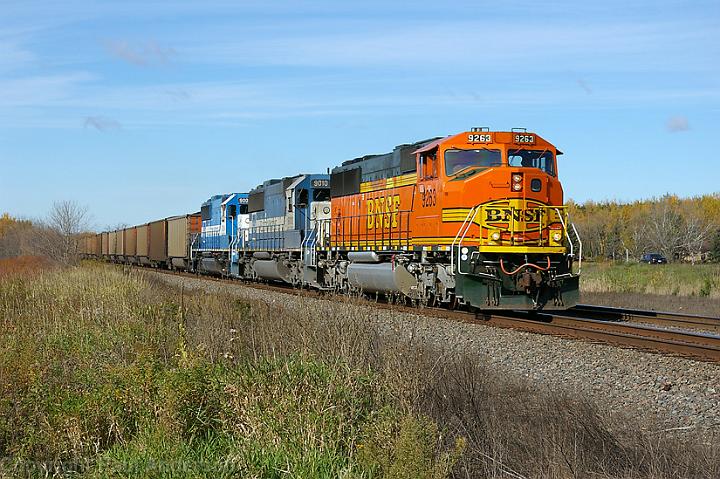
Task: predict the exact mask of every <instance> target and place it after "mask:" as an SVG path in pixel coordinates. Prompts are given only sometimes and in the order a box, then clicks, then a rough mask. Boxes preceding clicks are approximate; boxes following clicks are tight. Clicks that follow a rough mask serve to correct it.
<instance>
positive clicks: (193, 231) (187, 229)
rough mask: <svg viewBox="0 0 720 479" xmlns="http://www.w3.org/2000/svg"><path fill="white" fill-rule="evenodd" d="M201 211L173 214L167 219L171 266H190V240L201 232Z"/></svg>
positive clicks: (168, 250)
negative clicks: (179, 214)
mask: <svg viewBox="0 0 720 479" xmlns="http://www.w3.org/2000/svg"><path fill="white" fill-rule="evenodd" d="M201 228H202V219H201V216H200V213H194V214H191V215H182V216H173V217H170V218H168V219H167V253H168V260H169V266H170V267H171V268H177V269H184V270H187V269H189V268H190V242H191V240H192V238H193V237H194V236H195V235H198V234H200V229H201Z"/></svg>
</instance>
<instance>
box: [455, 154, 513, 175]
mask: <svg viewBox="0 0 720 479" xmlns="http://www.w3.org/2000/svg"><path fill="white" fill-rule="evenodd" d="M495 166H502V155H501V154H500V150H488V149H486V148H480V149H476V150H455V149H453V150H447V151H445V174H446V175H447V176H454V175H458V174H461V173H463V172H467V173H469V174H472V173H476V172H478V171H480V170H484V169H485V168H492V167H495Z"/></svg>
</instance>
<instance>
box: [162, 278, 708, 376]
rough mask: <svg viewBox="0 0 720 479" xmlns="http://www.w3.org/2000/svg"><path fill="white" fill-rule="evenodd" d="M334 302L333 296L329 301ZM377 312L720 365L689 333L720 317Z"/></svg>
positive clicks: (582, 310)
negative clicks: (610, 346)
mask: <svg viewBox="0 0 720 479" xmlns="http://www.w3.org/2000/svg"><path fill="white" fill-rule="evenodd" d="M151 271H155V272H160V273H165V274H173V275H180V276H187V277H191V278H195V279H205V280H210V281H216V282H224V283H230V284H235V285H243V286H246V287H250V288H255V289H263V290H269V291H277V292H282V293H286V294H287V293H290V294H296V295H298V296H311V297H315V298H323V297H324V298H327V297H328V295H326V294H323V293H319V292H317V291H313V290H304V289H293V288H292V287H290V286H284V285H275V284H268V283H242V282H238V281H236V280H230V279H221V278H213V277H208V276H197V275H195V274H192V273H183V272H171V271H163V270H151ZM335 299H337V298H335ZM368 304H373V305H375V306H377V307H380V308H383V309H393V310H400V311H405V312H409V313H412V314H422V315H424V316H433V317H438V318H443V319H450V320H454V321H459V322H466V323H475V324H484V325H488V326H496V327H501V328H510V329H515V330H520V331H526V332H532V333H540V334H550V335H555V336H562V337H569V338H574V339H580V340H585V341H592V342H600V343H607V344H613V345H616V346H621V347H628V348H635V349H642V350H645V351H650V352H656V353H661V354H669V355H675V356H682V357H688V358H692V359H696V360H701V361H710V362H720V335H718V334H716V333H705V332H698V331H689V330H687V329H692V328H698V327H701V328H702V329H709V330H712V331H716V332H717V329H713V328H717V327H718V325H720V318H713V317H710V316H698V315H683V314H678V313H655V312H653V311H641V310H632V309H621V308H610V307H605V306H594V305H578V306H577V307H575V308H572V309H569V310H566V311H562V312H527V311H460V310H454V311H453V310H448V309H443V308H429V307H426V308H422V309H418V308H415V307H410V306H403V305H397V304H389V303H383V302H373V301H370V300H368ZM630 321H632V322H633V323H638V322H650V323H654V324H659V325H661V326H673V327H676V328H677V327H683V328H686V329H682V330H681V329H667V328H666V327H656V326H652V325H642V324H629V322H630Z"/></svg>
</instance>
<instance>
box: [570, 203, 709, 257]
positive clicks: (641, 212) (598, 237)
mask: <svg viewBox="0 0 720 479" xmlns="http://www.w3.org/2000/svg"><path fill="white" fill-rule="evenodd" d="M569 211H570V217H571V221H573V222H574V223H575V225H576V227H577V228H578V231H579V233H580V237H581V239H582V242H583V255H584V256H585V257H586V258H591V259H597V260H607V259H615V260H625V259H626V258H627V259H629V260H630V261H637V260H638V259H639V258H640V257H641V256H642V254H644V253H660V254H662V255H663V256H665V257H666V258H668V260H670V261H687V262H693V263H694V262H699V261H709V260H712V261H718V260H720V193H715V194H712V195H703V196H697V197H693V198H679V197H677V196H675V195H665V196H663V197H660V198H652V199H648V200H638V201H634V202H631V203H620V202H617V201H605V202H593V201H588V202H586V203H583V204H576V203H572V202H570V204H569Z"/></svg>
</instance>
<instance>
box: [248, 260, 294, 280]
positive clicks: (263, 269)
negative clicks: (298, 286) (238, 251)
mask: <svg viewBox="0 0 720 479" xmlns="http://www.w3.org/2000/svg"><path fill="white" fill-rule="evenodd" d="M253 269H255V273H257V275H258V276H259V277H260V278H262V279H270V280H274V281H285V282H286V283H292V280H291V278H290V269H289V268H288V267H287V266H285V265H284V264H283V263H282V262H278V261H274V260H256V261H254V262H253Z"/></svg>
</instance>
